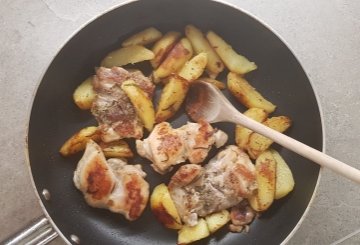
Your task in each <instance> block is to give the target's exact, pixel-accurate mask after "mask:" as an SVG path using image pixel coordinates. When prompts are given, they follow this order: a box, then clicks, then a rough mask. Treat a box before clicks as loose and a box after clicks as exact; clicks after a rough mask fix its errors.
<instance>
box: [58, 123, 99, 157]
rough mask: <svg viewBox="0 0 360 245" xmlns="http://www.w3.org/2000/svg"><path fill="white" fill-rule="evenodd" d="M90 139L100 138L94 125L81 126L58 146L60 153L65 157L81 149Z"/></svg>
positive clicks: (97, 139)
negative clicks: (81, 127)
mask: <svg viewBox="0 0 360 245" xmlns="http://www.w3.org/2000/svg"><path fill="white" fill-rule="evenodd" d="M90 139H91V140H94V141H99V140H100V133H99V131H98V129H97V127H95V126H90V127H86V128H83V129H81V130H80V131H79V132H77V133H76V134H74V135H73V136H71V137H70V138H69V139H68V140H67V141H66V142H65V143H64V144H63V146H62V147H61V148H60V154H61V155H63V156H65V157H66V156H70V155H72V154H75V153H77V152H79V151H82V150H84V149H85V147H86V143H87V142H88V141H89V140H90Z"/></svg>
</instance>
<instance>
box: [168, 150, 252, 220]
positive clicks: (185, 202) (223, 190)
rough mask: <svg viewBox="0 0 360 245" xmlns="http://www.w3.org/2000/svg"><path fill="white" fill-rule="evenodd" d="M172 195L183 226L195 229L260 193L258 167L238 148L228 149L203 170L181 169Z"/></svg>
mask: <svg viewBox="0 0 360 245" xmlns="http://www.w3.org/2000/svg"><path fill="white" fill-rule="evenodd" d="M168 187H169V191H170V194H171V197H172V199H173V201H174V203H175V206H176V209H177V210H178V212H179V215H180V217H181V219H182V220H183V222H184V223H185V224H187V225H190V226H194V225H196V224H197V222H198V218H199V217H204V216H206V215H208V214H210V213H213V212H216V211H220V210H223V209H227V208H230V207H233V206H235V205H237V204H238V203H240V202H241V201H242V200H243V199H244V198H247V197H249V196H250V195H252V193H253V191H254V190H256V189H257V183H256V176H255V167H254V165H253V164H252V162H251V160H250V158H249V156H248V155H247V154H246V153H245V152H243V151H242V150H240V149H239V148H238V147H237V146H228V147H227V148H226V149H225V150H223V151H221V152H219V153H218V154H217V156H215V157H214V158H213V159H211V160H210V162H209V163H208V164H207V165H205V167H202V166H200V165H196V164H187V165H184V166H181V167H180V168H179V170H178V171H177V172H176V173H175V174H174V176H172V178H171V180H170V183H169V186H168Z"/></svg>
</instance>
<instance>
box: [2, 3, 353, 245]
mask: <svg viewBox="0 0 360 245" xmlns="http://www.w3.org/2000/svg"><path fill="white" fill-rule="evenodd" d="M121 2H122V1H115V0H103V1H95V0H87V1H84V0H77V1H71V0H62V1H60V0H42V1H41V0H31V1H29V0H28V1H26V0H12V1H10V0H1V2H0V3H1V7H0V30H1V32H0V86H1V97H0V98H1V106H0V108H1V110H0V131H1V132H2V134H1V144H0V157H1V162H2V163H1V165H0V183H1V188H0V196H1V198H0V220H1V221H2V222H1V225H0V227H1V228H0V241H1V240H3V239H5V238H6V237H7V236H8V235H10V234H11V233H13V232H15V231H17V230H18V229H20V228H21V227H22V226H23V225H25V224H26V223H28V222H30V221H31V220H32V219H34V218H36V217H39V216H40V215H41V213H42V211H41V208H40V205H39V204H38V202H37V199H36V197H35V194H34V193H33V190H32V187H31V184H30V183H31V182H30V176H29V173H28V171H27V166H26V163H25V154H24V151H25V150H24V148H25V144H24V142H25V140H24V138H25V132H26V123H27V120H28V111H29V110H30V104H31V101H32V95H33V93H34V91H35V88H36V86H37V84H38V81H39V80H40V78H41V75H42V74H43V72H44V71H45V69H46V67H47V65H48V64H49V63H50V61H51V59H52V57H53V56H54V55H55V54H56V53H57V51H58V50H59V48H60V47H61V46H62V45H63V44H64V42H65V41H66V40H67V39H68V37H69V36H70V35H71V34H72V33H74V32H75V31H76V30H77V29H78V28H79V27H81V26H82V25H84V24H85V23H86V22H87V21H89V20H90V19H92V18H93V17H94V16H96V15H98V14H99V13H101V12H103V11H104V10H106V9H108V8H110V7H111V6H114V5H115V4H118V3H121ZM228 2H230V3H232V4H235V5H237V6H238V7H240V8H242V9H244V10H245V11H248V12H250V13H252V14H253V15H255V16H257V17H258V18H259V19H260V20H262V21H264V22H265V23H266V24H267V25H269V26H270V27H271V28H272V29H273V30H275V31H276V32H277V33H278V34H280V36H282V37H283V39H285V40H286V42H287V43H288V44H289V46H290V47H291V49H292V50H293V51H294V53H295V54H296V56H297V57H298V59H299V60H300V62H301V63H302V65H303V66H304V68H305V70H306V71H307V73H308V75H309V77H310V79H311V81H312V82H313V85H314V88H315V90H316V91H317V93H318V95H319V99H320V105H321V107H322V111H323V116H324V124H325V132H326V142H325V145H326V152H327V153H328V154H329V155H332V156H334V157H335V158H338V159H340V160H342V161H344V162H346V163H348V164H350V165H352V166H355V167H357V168H360V161H359V159H358V158H357V154H358V153H359V145H360V82H359V80H360V65H359V64H360V15H359V13H360V1H356V0H317V1H313V0H292V1H290V0H277V1H264V0H228ZM359 217H360V191H359V185H356V184H354V183H351V182H349V181H347V180H345V179H343V178H340V177H338V176H336V175H335V174H333V173H331V172H330V171H327V170H324V171H323V172H322V178H321V181H320V185H319V188H318V191H317V194H316V196H315V199H314V202H313V204H312V206H311V209H310V211H309V213H308V215H307V216H306V218H305V220H304V222H303V223H302V225H301V226H300V228H299V229H298V231H297V232H296V234H295V235H294V236H293V237H292V238H291V239H290V241H289V244H331V243H334V244H360V229H359V228H360V218H359ZM52 244H64V242H63V241H61V239H56V240H55V241H54V242H53V243H52Z"/></svg>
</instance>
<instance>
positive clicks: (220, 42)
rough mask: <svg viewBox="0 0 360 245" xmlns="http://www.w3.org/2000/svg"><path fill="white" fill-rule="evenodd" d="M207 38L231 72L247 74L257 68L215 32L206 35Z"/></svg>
mask: <svg viewBox="0 0 360 245" xmlns="http://www.w3.org/2000/svg"><path fill="white" fill-rule="evenodd" d="M206 38H207V39H208V41H209V43H210V45H211V46H212V47H213V48H214V50H215V52H216V53H217V54H218V55H219V56H220V58H221V60H222V61H223V62H224V64H225V66H226V67H227V68H228V69H229V70H230V71H231V72H235V73H238V74H245V73H248V72H250V71H253V70H255V69H256V68H257V66H256V64H255V63H254V62H250V61H249V60H248V59H247V58H246V57H244V56H242V55H240V54H238V53H236V52H235V50H234V49H233V48H232V47H231V46H230V45H229V44H228V43H226V42H225V41H224V39H222V38H221V37H220V36H218V35H217V34H216V33H215V32H213V31H209V32H208V33H207V34H206Z"/></svg>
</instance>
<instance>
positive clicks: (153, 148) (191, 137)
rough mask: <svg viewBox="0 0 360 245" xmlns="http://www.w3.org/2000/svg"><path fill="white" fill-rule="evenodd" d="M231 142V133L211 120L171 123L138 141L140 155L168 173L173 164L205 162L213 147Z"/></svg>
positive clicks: (164, 123)
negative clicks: (224, 130) (226, 132)
mask: <svg viewBox="0 0 360 245" xmlns="http://www.w3.org/2000/svg"><path fill="white" fill-rule="evenodd" d="M226 141H227V135H226V134H225V133H224V132H223V131H221V130H217V129H214V128H213V127H212V126H211V125H210V124H209V123H207V122H205V121H201V122H199V123H187V124H186V125H184V126H182V127H181V128H178V129H173V128H172V127H171V125H170V124H169V123H167V122H162V123H159V124H158V125H156V126H155V128H154V129H153V131H152V132H151V134H150V135H149V137H148V138H146V139H144V140H137V141H136V149H137V152H138V154H139V155H140V156H142V157H145V158H147V159H149V160H150V161H152V163H153V164H152V165H151V166H152V167H153V168H154V170H155V171H157V172H158V173H160V174H165V173H166V172H168V171H170V170H171V169H172V166H174V165H176V164H179V163H182V162H185V161H186V159H189V161H190V162H191V163H194V164H197V163H201V162H202V161H203V160H204V159H205V158H206V156H207V155H208V153H209V151H210V149H211V146H212V145H214V144H215V145H216V147H221V146H222V145H224V144H225V143H226Z"/></svg>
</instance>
